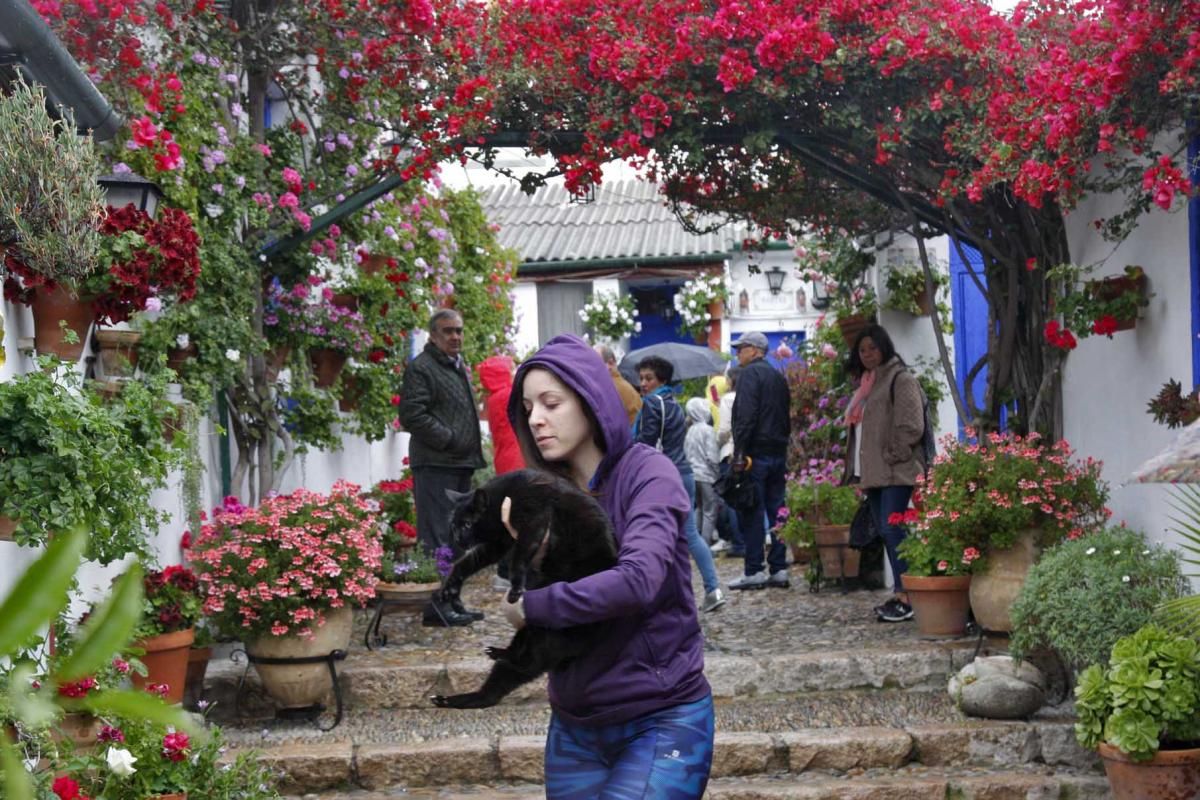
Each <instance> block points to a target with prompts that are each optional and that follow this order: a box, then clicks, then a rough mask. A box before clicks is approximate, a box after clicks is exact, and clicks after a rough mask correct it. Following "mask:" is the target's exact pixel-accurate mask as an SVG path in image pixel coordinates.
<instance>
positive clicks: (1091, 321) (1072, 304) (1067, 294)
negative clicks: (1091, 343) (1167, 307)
mask: <svg viewBox="0 0 1200 800" xmlns="http://www.w3.org/2000/svg"><path fill="white" fill-rule="evenodd" d="M1092 270H1093V268H1090V267H1089V268H1083V267H1077V266H1075V265H1074V264H1063V265H1061V266H1058V267H1054V268H1052V269H1049V270H1047V271H1046V277H1047V279H1048V280H1050V281H1052V282H1053V283H1052V285H1054V286H1056V287H1058V291H1059V294H1058V296H1057V299H1056V300H1055V305H1054V310H1055V311H1056V312H1057V313H1058V314H1059V315H1060V316H1061V317H1062V329H1063V330H1066V331H1071V332H1073V333H1074V334H1075V335H1076V336H1078V337H1079V338H1081V339H1083V338H1087V337H1088V336H1090V335H1092V334H1097V335H1103V336H1107V337H1109V338H1110V339H1111V338H1112V335H1113V334H1114V333H1116V332H1117V331H1127V330H1132V329H1133V327H1134V326H1135V325H1136V324H1137V316H1138V314H1139V313H1140V312H1141V310H1142V309H1143V308H1145V307H1146V306H1147V305H1149V304H1150V299H1149V297H1147V296H1146V282H1147V281H1146V271H1145V270H1144V269H1143V268H1142V267H1140V266H1137V265H1135V264H1131V265H1128V266H1126V267H1125V269H1124V271H1123V272H1122V273H1121V274H1120V275H1111V276H1108V277H1106V278H1099V279H1096V278H1092V279H1086V280H1085V278H1086V277H1087V276H1088V275H1089V274H1090V273H1091V272H1092Z"/></svg>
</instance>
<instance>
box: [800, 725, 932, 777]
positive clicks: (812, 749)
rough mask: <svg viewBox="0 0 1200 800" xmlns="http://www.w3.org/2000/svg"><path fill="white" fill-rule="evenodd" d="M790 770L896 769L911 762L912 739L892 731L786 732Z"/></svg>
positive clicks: (857, 729) (839, 729)
mask: <svg viewBox="0 0 1200 800" xmlns="http://www.w3.org/2000/svg"><path fill="white" fill-rule="evenodd" d="M780 740H781V741H782V742H783V744H784V746H785V747H786V748H787V752H788V771H789V772H804V771H805V770H810V769H836V770H841V771H843V772H844V771H846V770H851V769H871V768H873V767H888V768H895V767H899V766H901V765H902V764H904V763H906V762H907V761H908V756H909V752H910V751H911V750H912V737H911V736H909V735H908V734H907V733H906V732H904V731H901V730H895V729H892V728H811V729H809V730H803V731H795V732H792V733H784V734H782V735H781V736H780Z"/></svg>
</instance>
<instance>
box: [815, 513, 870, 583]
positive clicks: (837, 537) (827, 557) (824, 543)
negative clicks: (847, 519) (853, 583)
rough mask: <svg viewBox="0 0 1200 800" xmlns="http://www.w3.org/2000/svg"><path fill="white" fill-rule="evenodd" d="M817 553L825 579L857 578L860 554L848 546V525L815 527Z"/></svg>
mask: <svg viewBox="0 0 1200 800" xmlns="http://www.w3.org/2000/svg"><path fill="white" fill-rule="evenodd" d="M815 535H816V540H817V553H818V554H819V555H820V557H821V572H822V574H823V575H824V576H825V577H826V578H857V577H858V562H859V558H860V557H861V555H862V554H861V553H860V552H859V551H858V550H855V549H854V548H853V547H851V546H850V526H849V525H817V526H816V529H815Z"/></svg>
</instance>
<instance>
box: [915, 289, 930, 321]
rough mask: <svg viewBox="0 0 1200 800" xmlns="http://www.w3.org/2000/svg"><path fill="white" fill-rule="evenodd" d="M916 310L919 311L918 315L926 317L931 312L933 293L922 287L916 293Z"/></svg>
mask: <svg viewBox="0 0 1200 800" xmlns="http://www.w3.org/2000/svg"><path fill="white" fill-rule="evenodd" d="M917 310H918V311H920V312H921V313H920V314H918V316H921V317H928V316H929V315H930V314H932V313H933V295H932V294H931V293H930V291H929V290H928V289H922V290H921V292H920V294H918V295H917Z"/></svg>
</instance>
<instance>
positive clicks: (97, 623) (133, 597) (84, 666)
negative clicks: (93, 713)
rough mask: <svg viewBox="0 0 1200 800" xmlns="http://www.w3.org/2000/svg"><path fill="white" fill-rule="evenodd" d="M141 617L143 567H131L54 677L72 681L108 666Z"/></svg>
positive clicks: (85, 628) (84, 629)
mask: <svg viewBox="0 0 1200 800" xmlns="http://www.w3.org/2000/svg"><path fill="white" fill-rule="evenodd" d="M141 614H142V566H141V564H134V565H133V566H131V567H130V568H129V569H128V570H127V571H126V572H125V574H124V575H122V576H121V578H120V580H118V581H117V586H116V588H115V589H113V591H112V594H110V595H109V596H108V599H107V600H105V601H104V604H103V605H101V606H100V608H99V609H98V610H97V611H96V612H95V613H94V614H92V615H91V616H90V617H88V621H87V622H86V623H84V625H83V627H82V628H81V629H80V631H79V638H78V640H77V644H76V645H75V648H74V649H73V650H72V651H71V654H70V655H69V656H67V659H66V661H64V662H63V665H62V667H61V668H60V669H59V671H58V674H57V675H56V676H55V678H56V679H57V680H58V681H60V682H62V681H73V680H78V679H79V678H82V677H84V676H85V675H88V674H90V673H92V672H94V671H95V670H96V669H98V668H99V667H101V666H103V665H104V664H106V663H108V661H109V659H111V658H112V657H113V655H114V654H116V653H117V652H118V651H119V650H120V649H121V647H122V646H123V645H124V644H125V643H126V642H128V641H129V637H130V635H131V634H132V633H133V628H134V626H135V625H137V623H138V620H139V619H140V618H141Z"/></svg>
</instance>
